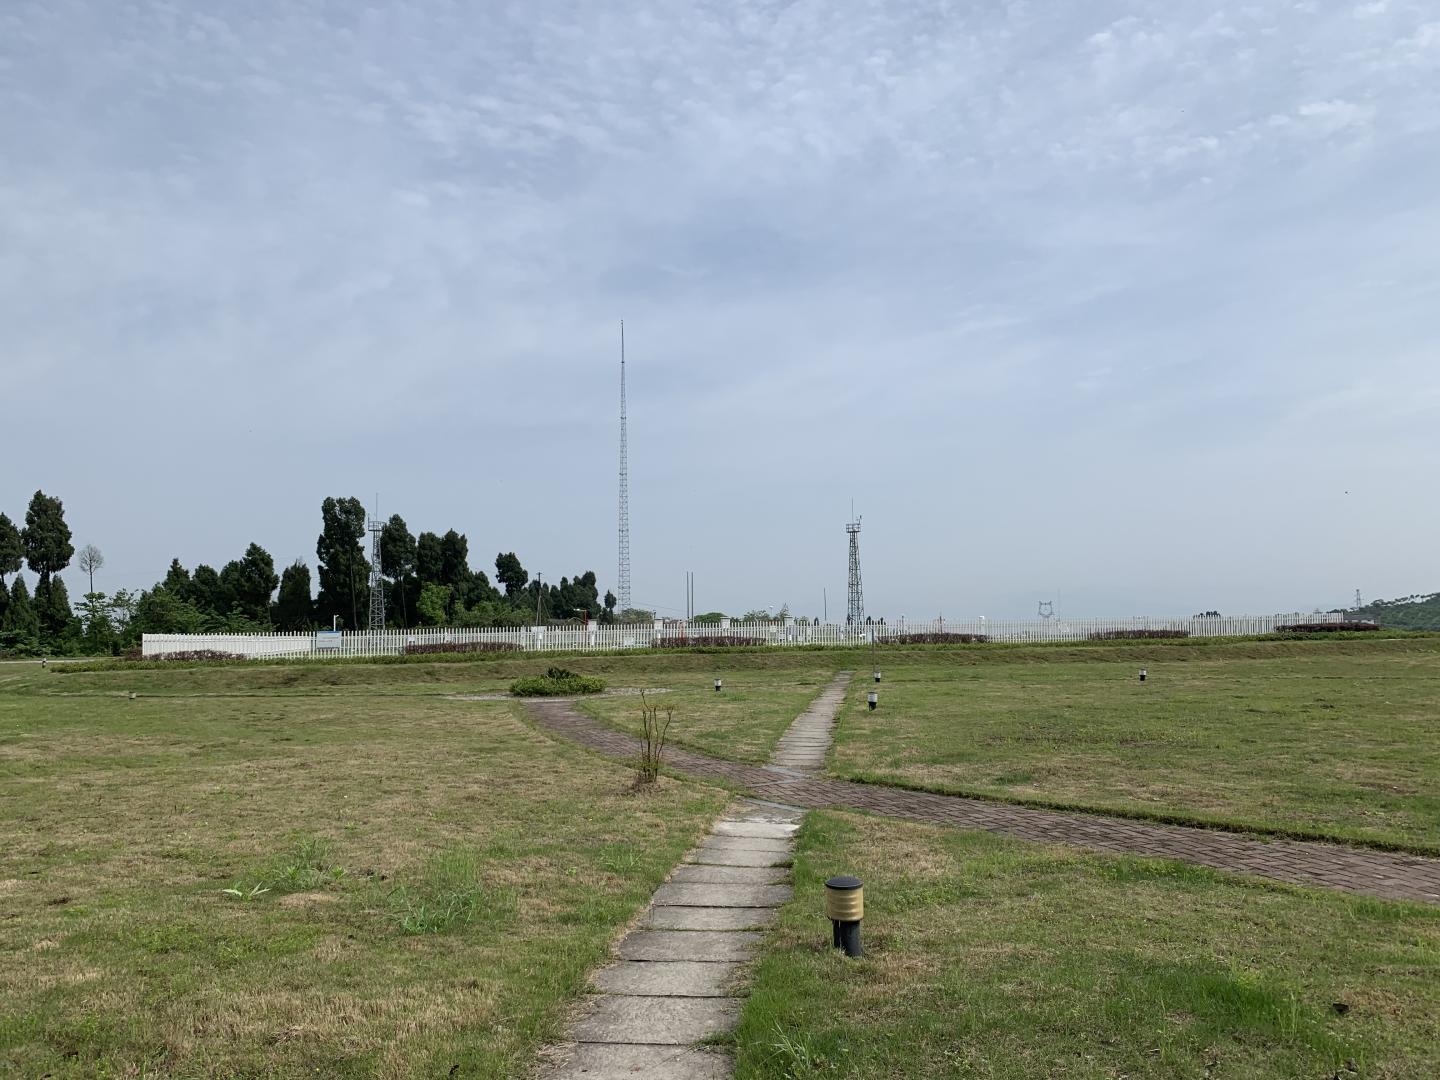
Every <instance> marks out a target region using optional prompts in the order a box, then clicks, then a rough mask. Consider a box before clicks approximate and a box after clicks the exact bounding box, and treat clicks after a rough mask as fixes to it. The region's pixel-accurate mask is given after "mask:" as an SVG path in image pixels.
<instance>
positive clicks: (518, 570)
mask: <svg viewBox="0 0 1440 1080" xmlns="http://www.w3.org/2000/svg"><path fill="white" fill-rule="evenodd" d="M495 580H496V581H498V582H499V583H500V584H501V585H503V586H504V587H505V596H506V598H507V599H509V600H514V599H515V598H516V596H518V595H520V590H522V589H523V588H525V583H526V582H527V581H529V580H530V575H529V573H527V572H526V570H525V567H523V566H521V565H520V560H519V559H518V558H516V556H515V553H514V552H513V551H509V552H502V553H501V554H499V555H496V556H495Z"/></svg>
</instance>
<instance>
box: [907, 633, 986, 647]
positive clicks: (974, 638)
mask: <svg viewBox="0 0 1440 1080" xmlns="http://www.w3.org/2000/svg"><path fill="white" fill-rule="evenodd" d="M881 640H883V641H884V642H885V643H886V644H891V645H977V644H984V643H985V642H987V641H989V640H990V635H989V634H957V633H952V632H950V631H948V630H947V631H945V632H944V633H940V632H938V631H936V632H931V633H916V634H891V635H889V636H888V637H885V638H882V639H881Z"/></svg>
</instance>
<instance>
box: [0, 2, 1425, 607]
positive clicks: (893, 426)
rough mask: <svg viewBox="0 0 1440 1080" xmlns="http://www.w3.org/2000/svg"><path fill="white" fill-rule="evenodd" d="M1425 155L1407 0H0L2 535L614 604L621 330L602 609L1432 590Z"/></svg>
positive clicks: (1415, 12) (143, 579)
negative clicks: (849, 590) (367, 515)
mask: <svg viewBox="0 0 1440 1080" xmlns="http://www.w3.org/2000/svg"><path fill="white" fill-rule="evenodd" d="M1437 178H1440V11H1437V9H1436V8H1435V6H1434V4H1433V3H1431V2H1429V0H1376V2H1371V3H1359V4H1348V3H1320V2H1314V3H1273V2H1266V0H1254V2H1251V3H1246V4H1221V5H1217V4H1215V3H1214V2H1209V3H1203V4H1202V3H1196V2H1191V0H1166V2H1163V3H1161V2H1158V0H1157V2H1153V3H1115V2H1106V0H1097V2H1093V3H1087V4H1083V5H1079V4H1058V3H1057V4H1040V3H1031V2H1024V0H1013V2H999V0H990V2H987V0H975V2H972V3H964V4H962V3H958V2H950V0H926V2H915V3H897V2H895V0H793V2H782V0H709V2H685V0H666V2H664V3H660V2H658V0H650V2H635V3H629V2H615V3H611V2H602V0H597V2H595V3H590V4H583V5H580V4H573V3H559V2H552V0H524V2H514V3H483V4H475V3H461V2H458V0H457V2H441V0H413V2H405V3H385V2H381V0H377V2H375V3H370V4H366V5H361V4H353V3H348V2H340V0H283V2H282V0H255V2H252V3H247V4H244V5H235V4H220V3H206V2H201V0H184V2H180V0H169V2H152V0H43V2H27V0H8V2H7V3H5V4H4V5H0V385H3V386H4V387H5V397H6V405H5V407H4V409H3V410H0V510H4V511H5V512H7V513H8V514H9V515H10V516H11V517H12V518H14V519H16V520H19V519H20V518H22V517H23V514H24V510H25V506H26V503H27V502H28V500H29V498H30V496H31V494H32V493H33V492H34V491H35V490H36V489H37V488H39V489H43V490H44V491H45V492H46V493H47V494H51V495H57V496H59V497H61V498H62V499H63V500H64V503H65V509H66V514H67V518H68V520H69V522H70V524H71V527H72V529H73V530H74V533H75V542H76V545H77V547H78V546H79V545H81V544H84V543H95V544H97V545H98V546H99V547H100V548H101V549H102V551H103V552H104V553H105V556H106V560H107V561H106V566H105V568H104V569H103V571H102V572H101V575H100V576H98V577H97V581H96V585H97V587H98V588H101V589H107V588H108V589H114V588H119V587H129V588H140V587H145V586H148V585H149V584H151V583H152V582H154V581H155V580H157V579H158V578H160V577H161V576H163V574H164V572H165V569H166V567H167V565H168V564H169V561H170V559H171V558H173V557H177V556H178V557H179V558H180V559H181V560H182V562H184V563H185V564H186V565H187V566H193V565H195V564H196V563H199V562H207V563H210V564H211V565H214V566H217V567H218V566H220V565H222V564H223V563H224V562H226V561H228V560H230V559H233V558H237V557H239V555H240V554H241V553H242V552H243V551H244V549H245V547H246V546H247V545H248V544H249V543H250V542H251V541H255V542H258V543H260V544H261V545H262V546H264V547H265V548H266V549H267V550H269V551H270V552H271V553H272V554H273V555H274V557H275V559H276V562H277V565H283V564H286V563H289V562H291V561H293V560H294V559H296V558H302V559H305V560H306V561H307V562H309V563H310V564H311V566H312V568H313V566H314V563H315V540H316V536H317V534H318V532H319V528H320V503H321V501H322V500H323V499H324V498H325V497H326V496H328V495H337V496H349V495H354V496H357V497H360V498H362V499H363V500H365V501H366V503H367V504H369V503H373V502H374V501H375V500H376V498H377V497H378V502H379V508H380V511H381V513H382V515H384V516H388V515H390V514H391V513H399V514H401V515H402V516H404V518H405V519H406V521H407V522H408V523H409V525H410V527H411V529H412V531H415V532H417V533H418V532H419V531H420V530H422V529H431V530H435V531H437V532H443V531H444V530H446V529H448V528H455V529H458V530H459V531H461V532H464V533H466V534H467V535H468V537H469V541H470V551H471V558H472V563H473V564H474V565H475V566H476V567H477V568H482V569H486V570H487V571H489V572H491V574H492V576H493V569H494V568H493V558H494V555H493V554H492V553H495V552H499V551H510V550H514V551H515V552H517V553H518V554H519V555H520V557H521V560H522V561H523V563H524V564H525V566H526V567H527V569H529V570H531V571H532V572H533V571H537V570H538V571H540V572H542V573H543V574H544V575H545V578H546V580H558V578H559V577H560V576H561V575H562V574H571V575H573V574H575V573H578V572H581V571H583V570H586V569H594V570H596V572H597V573H598V575H599V577H600V583H601V586H602V589H603V588H614V587H615V578H616V482H617V456H618V447H617V443H618V430H617V429H618V418H617V413H618V400H617V398H618V352H619V348H618V346H619V342H618V337H619V334H618V325H619V321H620V320H621V319H623V320H624V321H625V335H626V346H627V358H628V366H627V370H628V373H629V404H630V504H631V536H632V542H631V546H632V576H633V597H634V600H635V602H636V603H637V604H638V605H641V606H647V607H654V608H656V609H658V610H660V611H661V612H662V613H667V614H670V613H677V612H679V611H681V610H682V609H683V607H684V603H685V601H684V595H685V594H684V575H685V572H686V571H693V572H694V574H695V601H696V605H697V608H698V610H700V611H707V610H713V609H718V610H723V611H728V612H732V613H734V612H740V611H744V610H747V609H751V608H763V607H767V606H768V607H771V608H772V609H778V608H779V607H780V606H781V605H782V604H788V605H789V606H790V609H791V610H792V612H794V613H796V614H803V615H820V614H821V613H822V610H824V608H825V606H826V605H827V604H828V613H829V615H830V617H831V618H832V619H835V618H836V617H837V613H839V615H840V616H843V613H844V600H845V587H846V537H845V531H844V526H845V522H846V521H847V520H848V519H849V516H850V513H851V504H852V500H853V504H854V509H855V512H856V513H857V514H859V515H861V519H862V533H861V562H862V568H863V573H864V583H865V598H866V607H867V611H869V612H870V613H871V614H873V615H887V616H890V617H892V618H894V617H898V616H899V615H901V614H904V615H906V616H907V617H909V618H910V619H916V618H921V617H934V616H935V615H939V614H944V615H945V616H946V617H955V618H961V617H964V618H973V617H975V616H978V615H982V614H983V615H986V616H989V617H991V618H999V617H1023V616H1027V615H1033V614H1034V613H1035V610H1036V604H1037V602H1038V601H1041V600H1056V601H1058V603H1057V609H1058V610H1059V611H1060V612H1061V613H1062V614H1064V615H1068V616H1071V617H1082V616H1125V615H1139V614H1149V615H1157V616H1159V615H1188V614H1192V613H1194V612H1197V611H1201V610H1208V609H1216V610H1220V611H1223V612H1225V613H1227V614H1235V613H1241V612H1255V613H1262V612H1275V611H1292V610H1310V609H1311V608H1314V607H1326V608H1328V607H1332V606H1337V605H1341V604H1346V603H1348V602H1351V601H1352V600H1353V598H1354V593H1355V590H1356V589H1360V590H1361V591H1362V594H1363V596H1364V597H1365V598H1366V599H1372V598H1378V597H1390V596H1400V595H1407V594H1410V593H1413V592H1421V591H1424V592H1428V591H1433V590H1436V589H1440V568H1437V563H1436V561H1435V554H1434V553H1435V551H1436V549H1437V547H1440V544H1437V536H1440V499H1437V498H1436V497H1435V489H1436V479H1435V478H1436V476H1437V475H1440V335H1437V333H1436V330H1437V325H1440V183H1437ZM67 577H68V578H69V580H70V585H71V590H72V593H77V594H78V592H81V591H83V588H79V587H78V586H79V585H80V584H81V582H80V578H79V575H78V571H77V570H76V569H75V568H74V567H73V566H72V568H71V569H70V570H69V571H67Z"/></svg>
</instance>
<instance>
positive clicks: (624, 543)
mask: <svg viewBox="0 0 1440 1080" xmlns="http://www.w3.org/2000/svg"><path fill="white" fill-rule="evenodd" d="M628 441H629V434H628V432H627V431H626V425H625V320H624V319H621V320H620V567H619V577H620V580H619V582H618V584H617V586H616V588H617V589H618V590H619V593H620V597H619V600H620V610H621V611H625V610H627V609H628V608H629V607H630V462H629V456H628V455H629V447H628Z"/></svg>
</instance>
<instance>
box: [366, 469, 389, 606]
mask: <svg viewBox="0 0 1440 1080" xmlns="http://www.w3.org/2000/svg"><path fill="white" fill-rule="evenodd" d="M375 514H376V516H375V517H372V518H371V519H370V521H369V523H368V526H367V527H368V528H369V530H370V625H369V626H368V627H367V629H368V630H369V631H370V633H372V634H379V633H383V632H384V630H385V576H384V574H383V573H382V572H381V567H380V530H381V529H383V528H384V527H385V523H384V522H383V521H381V520H380V517H379V514H380V499H379V497H378V496H377V497H376V499H375Z"/></svg>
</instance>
